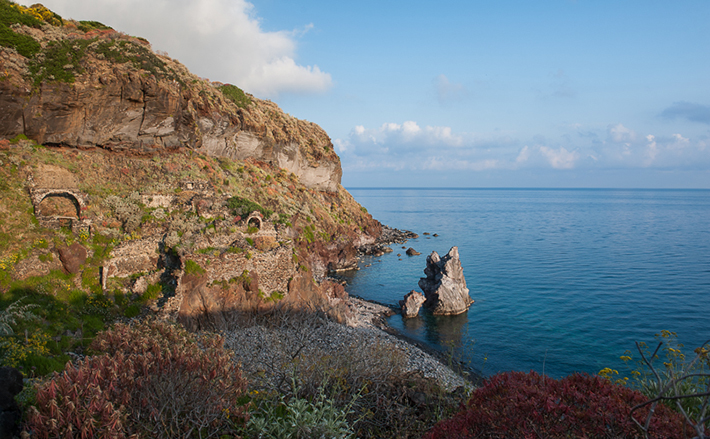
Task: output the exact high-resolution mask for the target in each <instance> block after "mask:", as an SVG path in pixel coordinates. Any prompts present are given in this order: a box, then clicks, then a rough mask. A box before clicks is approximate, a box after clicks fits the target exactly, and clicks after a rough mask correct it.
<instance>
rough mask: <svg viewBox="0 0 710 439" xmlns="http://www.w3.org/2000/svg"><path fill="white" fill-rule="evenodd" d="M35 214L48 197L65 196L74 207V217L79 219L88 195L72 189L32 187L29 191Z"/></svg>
mask: <svg viewBox="0 0 710 439" xmlns="http://www.w3.org/2000/svg"><path fill="white" fill-rule="evenodd" d="M30 195H31V197H32V204H33V205H34V209H35V215H37V214H38V213H39V212H40V209H39V205H40V204H41V203H42V201H44V200H45V199H46V198H48V197H60V198H66V199H68V200H69V201H71V203H72V204H73V205H74V207H76V217H77V219H79V220H81V219H82V218H81V212H82V210H84V209H86V208H87V206H88V195H87V194H85V193H83V192H80V191H76V190H73V189H34V190H32V192H31V194H30Z"/></svg>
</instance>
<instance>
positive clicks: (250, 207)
mask: <svg viewBox="0 0 710 439" xmlns="http://www.w3.org/2000/svg"><path fill="white" fill-rule="evenodd" d="M227 207H228V208H229V210H231V211H232V215H235V216H240V217H242V219H244V218H246V217H247V216H248V215H249V214H251V213H252V212H254V211H255V210H256V211H259V212H261V214H262V215H264V217H266V218H268V217H270V216H271V215H272V214H273V213H274V211H273V210H271V209H267V208H265V207H261V206H260V205H259V204H257V203H255V202H253V201H251V200H247V199H246V198H242V197H232V198H230V199H228V200H227Z"/></svg>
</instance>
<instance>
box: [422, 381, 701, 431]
mask: <svg viewBox="0 0 710 439" xmlns="http://www.w3.org/2000/svg"><path fill="white" fill-rule="evenodd" d="M646 400H647V398H646V397H645V396H644V395H642V394H641V393H639V392H636V391H634V390H631V389H629V388H626V387H623V386H619V385H617V384H613V383H611V382H610V381H609V380H607V379H604V378H601V377H598V376H590V375H580V374H577V375H570V376H568V377H565V378H562V379H560V380H554V379H551V378H549V377H545V376H541V375H539V374H537V373H535V372H530V373H523V372H508V373H502V374H499V375H495V376H493V377H491V378H489V379H488V380H486V381H485V382H484V384H483V386H482V387H481V388H479V389H477V390H475V391H474V392H473V393H472V395H471V399H470V400H469V402H468V405H467V406H466V407H465V408H464V409H462V411H460V412H459V413H457V414H456V415H454V416H453V417H452V418H451V419H448V420H445V421H442V422H440V423H438V424H437V425H436V426H435V427H434V428H432V430H431V431H430V432H429V433H428V434H426V435H425V436H424V438H425V439H463V438H516V439H518V438H520V439H523V438H525V439H527V438H536V439H537V438H546V439H554V438H589V439H591V438H643V437H644V436H643V433H642V432H641V429H640V428H639V427H638V426H637V425H636V424H634V422H633V421H632V420H631V418H629V412H630V411H631V408H632V407H634V406H635V405H636V404H639V403H642V402H644V401H646ZM645 410H646V411H645V412H643V411H641V412H640V413H639V411H637V412H636V413H635V415H636V417H637V419H642V420H645V418H646V415H647V414H648V409H647V408H646V409H645ZM688 427H689V426H688V425H686V423H685V420H684V419H683V417H682V416H681V415H680V414H679V413H676V412H673V411H672V410H670V409H669V408H668V407H665V406H663V405H658V406H657V407H656V409H655V412H654V414H653V417H652V421H651V427H650V429H649V433H650V436H651V437H653V438H664V439H672V438H688V437H691V436H692V435H693V432H692V430H691V429H690V428H688Z"/></svg>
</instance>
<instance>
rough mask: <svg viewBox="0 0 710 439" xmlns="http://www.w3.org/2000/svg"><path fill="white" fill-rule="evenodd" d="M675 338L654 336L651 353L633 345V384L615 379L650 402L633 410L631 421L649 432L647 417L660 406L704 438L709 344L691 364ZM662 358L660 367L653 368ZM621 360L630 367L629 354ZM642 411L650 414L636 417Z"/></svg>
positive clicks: (709, 421)
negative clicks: (635, 354) (676, 414)
mask: <svg viewBox="0 0 710 439" xmlns="http://www.w3.org/2000/svg"><path fill="white" fill-rule="evenodd" d="M677 337H678V335H677V334H676V333H675V332H671V331H667V330H664V331H661V332H660V333H658V334H656V340H657V343H658V344H657V346H656V349H655V351H654V352H653V353H651V352H650V351H649V349H648V346H647V345H646V343H643V342H641V343H636V347H637V349H638V352H639V356H640V359H638V360H636V366H637V367H636V369H634V370H631V376H632V377H633V379H632V380H629V378H628V377H623V378H621V379H618V380H617V382H618V383H623V384H625V385H629V386H631V387H632V388H635V389H638V390H639V391H640V392H641V393H643V394H644V395H646V396H647V397H648V398H649V401H647V402H646V403H645V404H640V405H637V406H636V407H634V408H633V410H632V414H633V416H634V420H636V421H637V422H638V423H639V425H640V426H641V427H642V428H643V429H644V430H648V427H647V423H648V421H649V416H651V417H652V416H653V413H654V411H653V408H655V407H656V405H657V404H658V403H659V402H660V403H663V404H665V405H666V406H668V407H670V408H671V409H673V410H675V411H677V412H679V413H681V414H682V415H683V416H684V417H685V419H686V420H687V421H688V423H689V424H690V425H692V426H693V428H694V429H695V430H696V432H697V434H698V437H704V436H706V434H705V431H706V430H708V428H710V416H708V411H709V410H710V356H709V354H710V350H708V345H709V344H710V341H707V342H705V343H704V344H703V345H702V346H700V347H699V348H697V349H695V356H694V358H693V359H692V360H691V361H688V360H687V359H686V356H685V354H684V353H683V352H682V350H683V345H682V344H681V343H678V340H677ZM659 353H662V354H663V357H664V358H663V360H665V361H663V360H661V361H662V362H663V366H662V367H661V366H660V365H655V364H654V362H656V360H660V356H659ZM621 359H622V360H623V361H624V362H625V363H627V364H629V363H631V362H632V360H633V357H632V354H631V351H626V352H625V354H624V355H622V356H621ZM599 374H600V375H602V376H604V375H605V374H606V375H607V376H611V375H613V374H618V371H616V370H613V369H610V368H605V369H602V371H600V372H599ZM641 407H651V409H652V410H651V412H650V414H642V413H637V410H638V409H639V408H641Z"/></svg>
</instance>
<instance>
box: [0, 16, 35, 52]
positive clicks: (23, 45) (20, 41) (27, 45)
mask: <svg viewBox="0 0 710 439" xmlns="http://www.w3.org/2000/svg"><path fill="white" fill-rule="evenodd" d="M0 46H4V47H12V48H13V49H15V50H17V52H18V53H19V54H20V55H22V56H24V57H26V58H30V57H32V56H34V55H35V54H36V53H37V52H39V51H40V49H41V46H40V44H39V43H38V42H37V41H35V39H34V38H32V37H29V36H27V35H22V34H18V33H16V32H13V30H12V29H10V28H9V27H7V26H5V25H4V24H0Z"/></svg>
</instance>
